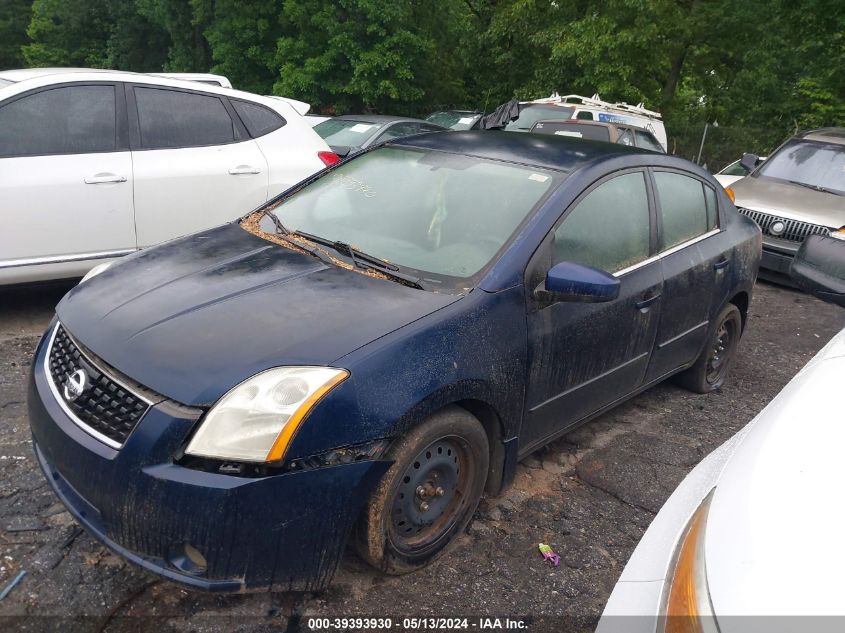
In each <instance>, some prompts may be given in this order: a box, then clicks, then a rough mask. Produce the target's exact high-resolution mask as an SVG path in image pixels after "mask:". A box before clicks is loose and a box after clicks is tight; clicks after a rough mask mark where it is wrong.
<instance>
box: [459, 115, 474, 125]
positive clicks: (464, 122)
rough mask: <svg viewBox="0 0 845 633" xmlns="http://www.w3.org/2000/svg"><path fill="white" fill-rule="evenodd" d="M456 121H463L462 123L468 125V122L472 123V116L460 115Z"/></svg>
mask: <svg viewBox="0 0 845 633" xmlns="http://www.w3.org/2000/svg"><path fill="white" fill-rule="evenodd" d="M458 123H463V124H464V125H469V124H470V123H472V117H471V116H465V117H461V118H460V119H459V120H458Z"/></svg>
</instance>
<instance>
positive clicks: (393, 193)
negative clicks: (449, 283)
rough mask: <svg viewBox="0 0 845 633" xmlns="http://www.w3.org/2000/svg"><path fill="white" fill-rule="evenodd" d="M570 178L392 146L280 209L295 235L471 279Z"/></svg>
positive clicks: (345, 168)
mask: <svg viewBox="0 0 845 633" xmlns="http://www.w3.org/2000/svg"><path fill="white" fill-rule="evenodd" d="M560 177H561V175H560V174H558V173H557V172H551V171H545V170H542V169H537V168H533V167H523V166H517V165H512V164H509V163H501V162H497V161H491V160H484V159H480V158H474V157H469V156H462V155H457V154H449V153H445V152H438V151H419V150H411V149H399V148H395V147H387V148H382V149H378V150H375V151H373V152H370V153H368V154H365V155H363V156H361V157H359V158H357V159H355V160H352V161H350V162H348V163H346V164H344V165H341V166H340V167H339V168H337V169H335V170H334V171H333V172H331V173H329V174H327V175H326V176H324V177H323V178H320V179H319V180H317V181H316V182H314V183H313V184H311V185H309V186H308V187H306V188H305V189H303V190H302V191H300V192H298V193H296V194H294V195H293V196H292V197H290V198H288V199H286V200H284V201H283V202H282V203H281V204H280V205H279V206H277V207H275V208H274V209H273V210H274V212H275V214H276V215H277V216H278V217H279V218H280V219H281V221H282V222H283V223H284V225H285V226H286V227H287V228H288V229H290V230H291V231H301V232H304V233H309V234H312V235H315V236H319V237H321V238H324V239H327V240H331V241H339V242H345V243H347V244H350V245H352V246H354V247H356V248H358V249H360V250H361V251H363V252H366V253H367V254H369V255H371V256H373V257H377V258H380V259H384V260H388V261H390V262H392V263H394V264H396V265H398V266H401V267H404V268H406V269H411V270H413V271H417V272H419V273H420V274H423V275H426V274H427V275H432V274H433V275H435V276H438V275H442V276H446V277H458V278H462V279H465V278H468V277H472V276H473V275H475V274H476V273H478V272H479V271H481V270H482V269H483V268H484V267H485V266H486V265H487V264H488V263H489V262H490V261H491V260H492V259H493V257H494V256H495V255H496V253H497V252H498V251H499V249H501V248H502V246H503V245H504V244H505V243H506V242H507V241H508V240H509V239H510V237H511V235H513V233H514V232H515V231H516V229H517V228H518V227H519V225H520V224H521V223H522V222H523V221H524V220H525V219H526V217H527V216H528V215H529V213H530V212H531V211H532V209H533V208H534V207H535V206H537V204H538V203H539V202H540V201H541V199H542V198H543V197H544V195H545V194H546V193H547V192H549V191H550V190H551V188H552V185H553V184H554V183H556V182H557V179H558V178H560Z"/></svg>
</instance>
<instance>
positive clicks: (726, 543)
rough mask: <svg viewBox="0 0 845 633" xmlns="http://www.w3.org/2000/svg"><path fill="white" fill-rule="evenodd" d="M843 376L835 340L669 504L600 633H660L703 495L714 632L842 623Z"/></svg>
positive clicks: (626, 574) (843, 355) (617, 591)
mask: <svg viewBox="0 0 845 633" xmlns="http://www.w3.org/2000/svg"><path fill="white" fill-rule="evenodd" d="M843 377H845V330H842V331H841V332H839V334H837V335H836V336H835V337H834V338H833V339H832V340H831V341H830V342H829V343H828V344H827V345H826V346H825V347H824V349H822V350H821V351H820V352H819V353H818V354H817V355H816V356H815V357H814V358H813V359H812V360H811V361H810V362H809V363H807V365H806V366H805V367H804V368H803V369H802V370H801V371H800V372H799V373H798V375H796V376H795V378H793V379H792V381H790V383H789V384H788V385H787V386H786V387H785V388H784V389H783V391H781V392H780V394H778V395H777V397H776V398H774V400H772V401H771V402H770V403H769V405H768V406H767V407H766V408H765V409H763V411H761V412H760V414H759V415H758V416H757V417H756V418H754V420H753V421H752V422H751V423H750V424H748V425H747V426H746V427H745V428H743V429H742V430H741V431H740V432H739V433H737V434H736V435H735V436H734V437H732V438H731V439H729V440H728V441H727V442H725V444H723V445H722V446H721V447H719V448H718V449H716V450H715V451H714V452H713V453H711V454H710V455H709V456H708V457H706V458H705V459H704V460H703V461H702V462H701V463H700V464H699V465H698V466H697V467H696V468H694V469H693V470H692V472H690V474H689V475H688V476H687V477H686V479H684V481H683V482H682V483H681V485H680V486H678V488H677V489H676V490H675V492H674V493H673V494H672V496H671V497H669V499H668V500H667V502H666V504H665V505H664V506H663V508H662V509H661V510H660V512H659V513H658V514H657V516H656V517H655V519H654V521H653V522H652V524H651V526H650V527H649V528H648V530H647V531H646V533H645V535H644V536H643V538H642V540H641V541H640V543H639V545H638V546H637V548H636V549H635V550H634V553H633V555H632V556H631V559H630V560H629V561H628V564H627V566H626V567H625V569H624V571H623V572H622V576H621V577H620V578H619V582H618V583H617V584H616V586H615V588H614V590H613V593H612V594H611V596H610V599H609V601H608V603H607V606H606V607H605V610H604V613H603V615H602V619H601V621H600V622H599V626H598V631H599V632H600V633H611V632H613V633H616V632H621V631H626V633H633V632H642V633H646V632H648V633H653V632H655V631H660V630H661V628H660V627H661V620H660V617H659V616H661V615H663V614H664V613H665V604H664V602H665V600H666V595H667V593H668V590H669V585H670V583H671V578H672V575H673V572H674V566H675V556H676V551H677V549H678V546H679V543H680V542H681V539H682V537H683V536H684V534H685V531H686V526H687V524H688V523H689V521H690V518H691V517H692V516H693V514H694V513H695V512H696V510H697V509H698V508H699V506H700V505H701V504H702V501H703V500H704V499H705V498H706V497H707V496H708V495H709V494H710V493H711V491H714V492H713V496H712V500H711V502H710V507H709V510H708V512H707V516H706V523H705V524H704V525H705V527H704V541H703V542H704V556H703V560H704V569H705V570H706V574H705V575H706V586H707V589H708V591H709V601H710V604H711V605H712V610H713V615H714V617H715V623H716V624H717V625H718V629H719V631H721V633H734V632H739V631H749V630H754V631H772V630H778V631H780V630H802V631H811V630H834V628H836V627H838V628H839V629H841V621H831V620H825V619H824V618H814V619H802V620H800V621H796V620H790V619H783V620H776V619H775V620H773V619H772V618H762V617H757V618H748V617H745V618H740V617H734V616H810V615H813V616H843V615H845V598H843V594H842V582H841V576H842V569H843V568H845V548H843V547H842V546H841V539H842V526H843V525H845V505H843V504H842V503H841V499H840V497H839V495H840V494H841V490H842V488H843V485H845V470H843V468H842V453H841V451H842V446H843V445H845V417H843V414H842V406H841V402H840V399H839V397H838V396H839V389H841V388H842V385H843ZM714 489H715V490H714ZM705 624H706V623H705ZM831 627H834V628H831ZM704 630H709V627H707V626H705V627H704Z"/></svg>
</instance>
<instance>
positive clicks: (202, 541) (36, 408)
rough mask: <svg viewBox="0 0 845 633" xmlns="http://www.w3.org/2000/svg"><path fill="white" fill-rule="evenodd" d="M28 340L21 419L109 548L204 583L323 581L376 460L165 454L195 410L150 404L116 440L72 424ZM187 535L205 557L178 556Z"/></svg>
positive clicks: (306, 585)
mask: <svg viewBox="0 0 845 633" xmlns="http://www.w3.org/2000/svg"><path fill="white" fill-rule="evenodd" d="M45 354H46V337H45V338H44V339H42V341H41V343H40V344H39V346H38V349H37V350H36V355H35V361H34V365H33V371H32V375H31V379H30V384H29V397H28V401H29V418H30V423H31V426H32V434H33V445H34V448H35V453H36V457H37V459H38V463H39V465H40V466H41V468H42V470H43V471H44V473H45V475H46V477H47V480H48V481H49V483H50V485H51V486H52V488H53V490H54V491H55V492H56V494H57V495H58V496H59V498H60V499H61V501H62V502H63V503H64V505H65V506H67V508H68V510H69V511H70V512H71V514H72V515H73V516H74V517H75V518H76V519H77V520H78V521H79V523H80V524H81V525H82V526H83V527H84V528H85V529H86V530H88V531H89V532H90V533H91V534H92V535H93V536H94V537H96V538H97V539H99V540H100V541H102V542H103V543H104V544H105V545H106V546H107V547H109V548H110V549H112V550H113V551H115V552H116V553H117V554H119V555H121V556H123V557H125V558H127V559H128V560H130V561H132V562H133V563H135V564H137V565H140V566H141V567H143V568H145V569H147V570H149V571H151V572H153V573H156V574H158V575H160V576H162V577H164V578H166V579H168V580H171V581H174V582H178V583H181V584H183V585H185V586H188V587H192V588H196V589H204V590H211V591H244V590H251V589H269V590H274V591H285V590H301V591H314V590H319V589H322V588H324V587H325V586H327V585H328V583H329V582H330V581H331V578H332V576H333V574H334V571H335V569H336V568H337V565H338V563H339V561H340V558H341V556H342V554H343V551H344V549H345V545H346V540H347V537H348V534H349V531H350V529H351V527H352V525H353V523H354V521H355V519H356V518H357V516H358V514H359V512H360V510H361V507H362V506H363V504H364V501H365V500H366V498H367V496H368V494H369V492H370V490H372V488H373V487H374V486H375V484H376V483H377V482H378V480H379V479H380V478H381V477H382V475H383V474H384V472H385V471H386V470H387V468H388V467H389V465H390V463H389V462H386V461H361V462H355V463H350V464H343V465H338V466H331V467H325V468H316V469H312V470H302V471H293V472H286V473H282V474H278V475H274V476H269V477H259V478H248V477H235V476H229V475H222V474H217V473H210V472H203V471H198V470H193V469H189V468H185V467H182V466H179V465H178V464H175V463H174V462H173V456H174V455H176V454H178V452H179V450H180V448H181V447H182V446H183V445H184V442H185V439H186V438H187V436H188V433H189V432H190V430H191V428H192V426H193V425H194V423H195V420H194V419H193V417H191V416H190V415H187V414H186V413H185V412H184V411H182V410H181V409H180V408H179V407H177V406H174V405H172V404H168V403H161V404H158V405H155V406H153V407H152V408H151V409H150V410H149V411H148V412H147V414H146V415H145V416H144V418H143V419H142V420H141V421H140V423H139V424H138V426H137V427H136V428H135V430H134V431H133V432H132V434H131V435H130V436H129V438H128V439H127V441H126V443H125V444H124V445H123V447H122V448H121V449H120V450H115V449H112V448H110V447H109V446H106V445H105V444H103V443H102V442H100V441H98V440H97V439H95V438H94V437H92V436H91V435H89V434H88V433H86V432H85V431H83V430H82V429H81V428H80V427H79V426H77V425H76V424H75V423H74V422H73V421H72V420H71V419H70V418H69V417H68V416H67V415H66V414H65V412H64V411H63V410H62V408H61V407H60V406H59V404H58V402H57V401H56V400H55V398H54V396H53V394H52V393H51V390H50V387H49V384H48V382H47V381H48V377H47V375H46V373H45V371H44V370H43V367H44V356H45ZM185 545H190V546H192V547H193V548H195V549H196V550H198V551H199V552H200V553H201V554H202V555H203V556H204V557H205V559H206V561H207V565H206V567H205V569H201V568H197V567H196V566H191V565H186V564H185V556H184V552H185Z"/></svg>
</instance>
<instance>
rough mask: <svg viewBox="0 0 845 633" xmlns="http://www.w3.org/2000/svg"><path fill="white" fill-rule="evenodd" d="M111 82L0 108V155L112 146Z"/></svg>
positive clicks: (64, 89) (25, 99) (82, 151)
mask: <svg viewBox="0 0 845 633" xmlns="http://www.w3.org/2000/svg"><path fill="white" fill-rule="evenodd" d="M116 121H117V116H116V106H115V94H114V86H112V85H92V86H64V87H61V88H52V89H50V90H42V91H40V92H36V93H34V94H30V95H27V96H24V97H21V98H20V99H16V100H15V101H12V102H11V103H8V104H6V105H4V106H2V107H0V156H39V155H48V154H88V153H95V152H113V151H115V150H116V149H117V123H116Z"/></svg>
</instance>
